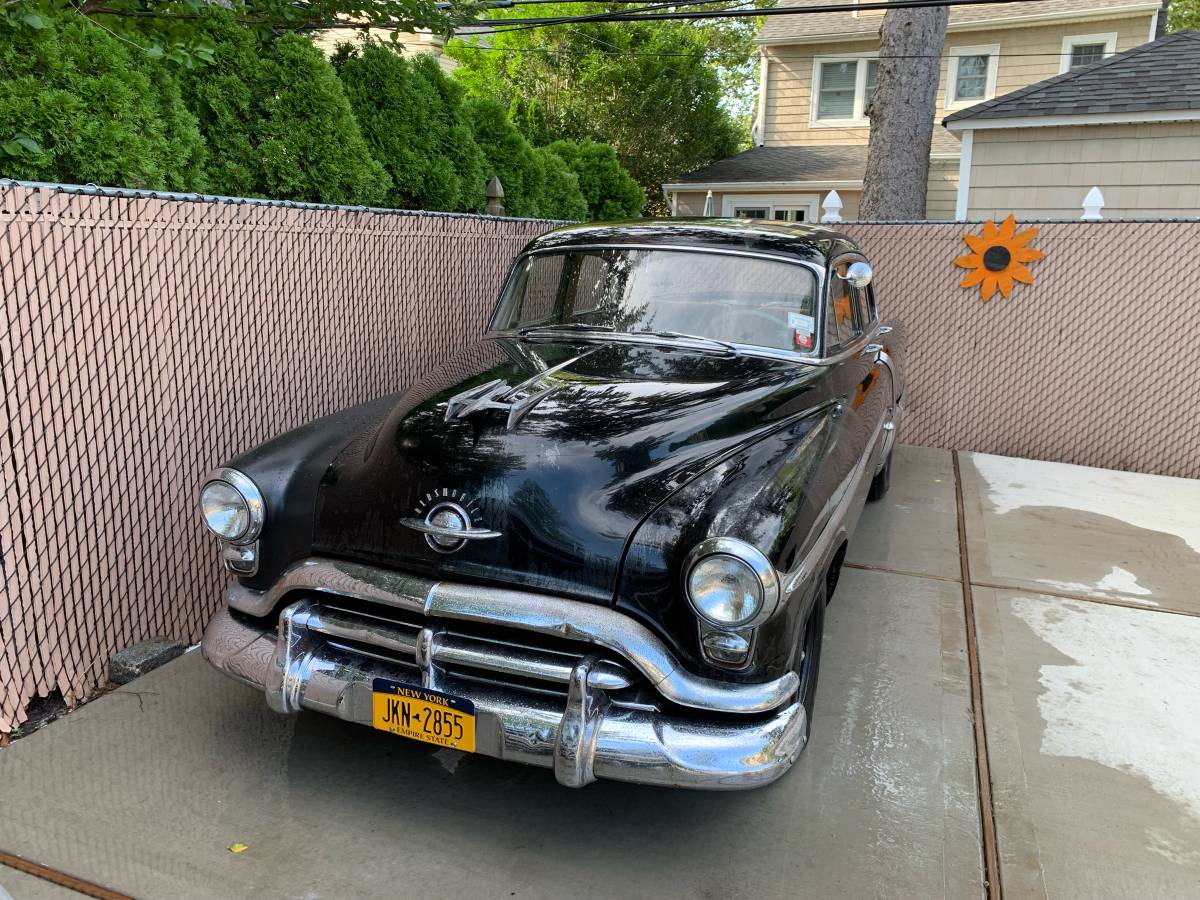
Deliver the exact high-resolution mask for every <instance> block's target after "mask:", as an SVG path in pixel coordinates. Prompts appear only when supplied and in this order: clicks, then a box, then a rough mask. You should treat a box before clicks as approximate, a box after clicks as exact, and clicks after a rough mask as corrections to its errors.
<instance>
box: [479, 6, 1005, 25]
mask: <svg viewBox="0 0 1200 900" xmlns="http://www.w3.org/2000/svg"><path fill="white" fill-rule="evenodd" d="M511 2H512V4H513V5H518V4H519V3H521V2H522V0H511ZM1012 2H1013V0H871V2H865V3H852V4H845V3H825V4H819V5H809V6H783V7H774V8H771V9H758V8H753V7H751V8H745V7H736V8H725V9H713V10H703V11H684V12H657V11H655V10H657V9H661V8H663V7H680V6H692V5H702V3H703V0H682V2H675V3H658V4H653V5H650V6H644V7H640V8H636V9H632V10H623V11H621V10H617V11H611V10H610V11H608V12H603V13H592V14H590V15H582V16H543V17H532V18H524V19H515V18H513V19H509V18H503V19H479V20H477V21H475V22H472V23H469V24H470V25H471V27H477V26H481V25H483V26H486V25H491V26H494V27H493V30H494V31H496V32H500V31H509V30H524V29H525V28H541V27H546V26H549V25H564V24H569V23H575V22H641V21H647V22H648V21H668V20H689V19H720V18H756V17H758V16H764V17H772V16H799V15H817V14H819V13H844V12H855V11H875V10H883V11H885V12H886V11H887V10H891V9H929V8H937V7H943V6H947V7H949V6H987V5H992V4H1000V3H1012ZM503 26H511V27H508V28H506V27H503ZM480 33H482V32H480Z"/></svg>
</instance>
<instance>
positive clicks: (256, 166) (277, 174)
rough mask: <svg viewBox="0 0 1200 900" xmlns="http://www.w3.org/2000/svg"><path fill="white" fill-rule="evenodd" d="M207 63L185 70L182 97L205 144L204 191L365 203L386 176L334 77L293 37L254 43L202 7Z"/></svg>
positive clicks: (378, 193)
mask: <svg viewBox="0 0 1200 900" xmlns="http://www.w3.org/2000/svg"><path fill="white" fill-rule="evenodd" d="M203 15H204V21H203V24H202V26H201V28H202V30H203V31H204V32H206V33H207V35H208V37H209V38H210V39H211V40H212V42H213V43H214V44H215V45H216V48H217V49H216V53H215V57H214V61H213V63H212V64H211V65H209V66H206V67H204V68H201V69H196V70H193V71H191V72H189V73H188V74H187V75H186V76H185V78H184V88H185V96H186V98H187V100H188V103H189V105H190V106H191V107H192V110H193V111H194V112H195V114H196V116H197V117H198V118H199V120H200V128H201V131H202V133H203V134H204V137H205V139H206V141H207V142H208V146H209V153H210V161H209V168H208V175H209V181H210V182H211V186H212V190H214V191H216V192H217V193H222V194H232V195H235V196H243V197H272V198H278V199H286V200H300V201H308V202H314V203H348V204H364V205H368V206H372V205H381V204H382V203H384V201H385V199H386V197H387V193H388V190H389V188H390V187H391V179H390V178H389V177H388V175H387V172H386V171H385V170H384V168H383V166H382V165H381V164H380V163H379V162H378V161H377V160H375V159H374V158H373V157H372V156H371V152H370V150H369V149H368V147H367V143H366V141H365V140H364V139H363V136H362V132H361V131H360V130H359V126H358V122H357V121H356V120H355V118H354V113H353V111H352V110H351V107H350V101H349V100H348V99H347V97H346V92H345V90H344V89H343V87H342V82H341V81H340V80H339V79H338V77H337V73H336V72H335V71H334V70H333V67H332V66H331V65H330V64H329V61H328V60H327V59H326V58H325V56H324V54H322V53H321V51H320V50H318V49H317V48H316V47H314V46H313V45H312V42H311V41H309V40H308V39H306V38H303V37H300V36H299V35H296V34H285V35H283V36H282V37H280V38H279V39H277V40H275V41H273V42H271V43H268V44H259V43H258V41H257V40H256V39H255V37H254V35H253V34H251V33H250V32H249V31H247V30H246V29H244V28H241V27H239V26H238V25H237V23H236V22H235V21H234V20H233V15H232V13H230V12H228V11H225V10H221V9H209V10H207V11H206V12H205V13H204V14H203Z"/></svg>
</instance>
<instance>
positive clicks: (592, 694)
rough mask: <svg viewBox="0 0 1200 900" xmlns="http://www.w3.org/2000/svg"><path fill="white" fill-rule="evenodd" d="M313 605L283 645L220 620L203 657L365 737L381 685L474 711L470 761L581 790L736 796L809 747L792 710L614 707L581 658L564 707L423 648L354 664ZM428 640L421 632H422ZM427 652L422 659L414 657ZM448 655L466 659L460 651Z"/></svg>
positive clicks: (594, 668) (280, 702) (601, 668)
mask: <svg viewBox="0 0 1200 900" xmlns="http://www.w3.org/2000/svg"><path fill="white" fill-rule="evenodd" d="M312 616H313V612H312V605H311V604H310V603H308V602H306V601H303V600H302V601H299V602H297V603H294V604H292V605H290V606H289V607H287V609H285V610H284V613H283V616H282V617H281V621H280V627H279V630H278V633H277V632H276V631H275V630H274V629H267V628H263V627H261V626H258V625H255V624H252V623H249V622H247V621H245V620H242V619H238V618H235V617H234V616H233V615H232V614H231V613H230V612H229V610H227V609H222V610H221V611H220V612H218V613H217V614H216V615H215V616H214V617H213V619H212V621H211V622H210V623H209V625H208V628H207V629H206V631H205V633H204V639H203V641H202V644H201V649H202V652H203V654H204V657H205V658H206V659H207V660H208V661H209V662H210V663H212V664H213V665H214V666H216V667H217V668H218V669H220V670H221V671H222V672H224V673H226V674H227V675H230V676H231V677H233V678H235V679H237V680H239V681H241V682H243V683H245V684H248V685H251V686H252V687H256V688H258V689H260V690H263V691H264V692H265V694H266V697H267V703H268V705H269V706H270V707H271V708H272V709H275V710H276V711H278V712H296V711H299V710H301V709H308V710H313V711H316V712H322V713H326V714H327V715H332V716H335V717H337V718H340V719H343V720H345V721H349V722H357V723H359V724H362V725H370V724H371V719H372V684H373V681H374V679H375V678H388V679H392V680H394V681H399V682H403V683H407V684H411V685H413V686H414V687H420V686H424V687H426V688H432V689H435V690H441V691H444V692H447V693H451V694H454V695H456V696H461V697H464V698H466V699H468V700H471V701H472V702H473V703H474V705H475V711H476V752H477V753H481V754H483V755H486V756H492V757H495V758H497V759H505V760H511V761H514V762H521V763H526V764H529V765H537V766H542V767H545V768H552V769H553V770H554V774H555V777H556V778H557V780H558V781H559V782H560V783H562V784H564V785H567V786H569V787H582V786H583V785H586V784H589V783H590V782H592V781H594V780H596V779H601V778H603V779H613V780H618V781H630V782H638V783H642V784H657V785H664V786H672V787H689V788H704V789H716V790H722V789H723V790H737V789H745V788H752V787H758V786H761V785H764V784H768V783H770V782H772V781H774V780H775V779H777V778H778V777H780V776H781V775H782V774H783V773H784V772H786V771H787V770H788V768H790V767H791V765H792V763H793V762H794V761H795V759H796V757H797V756H798V755H799V753H800V751H801V750H802V749H803V748H804V743H805V740H806V732H807V727H806V720H805V711H804V707H803V705H801V704H800V703H799V702H797V701H795V700H794V699H793V700H792V702H790V703H788V704H787V705H785V706H782V707H780V708H778V709H776V710H775V712H774V713H772V714H770V715H768V716H756V717H754V718H753V719H751V720H748V721H745V720H744V721H738V718H739V717H721V718H718V717H715V716H714V717H709V718H705V717H703V716H697V717H691V716H688V717H683V716H672V715H666V714H664V713H662V712H659V711H656V710H653V709H646V708H637V707H636V706H624V705H619V704H616V703H610V702H609V697H608V694H607V693H606V687H607V685H609V684H612V683H613V679H614V677H615V676H614V672H613V671H612V670H611V669H610V668H607V667H606V665H605V663H604V661H603V660H598V659H596V658H595V657H594V656H585V657H583V658H581V659H580V660H579V662H577V663H576V664H575V665H574V666H573V667H572V668H571V670H570V672H569V675H568V681H567V694H566V698H565V701H564V700H563V698H561V697H559V696H554V695H551V694H539V693H529V692H525V691H515V690H512V689H510V688H507V687H504V686H502V685H492V684H487V683H485V682H482V681H479V680H469V681H467V680H457V679H455V678H454V677H453V676H449V675H447V674H445V672H443V671H441V669H440V667H439V666H437V665H435V664H433V658H434V656H435V655H436V653H437V651H436V648H435V647H434V646H433V643H434V642H432V641H429V640H428V638H424V637H423V638H422V639H419V641H418V647H417V660H418V664H419V665H418V668H415V669H414V668H413V667H410V666H405V665H400V664H397V663H396V662H394V661H389V660H387V659H385V658H381V657H372V656H368V655H363V654H361V653H356V652H350V651H347V650H346V649H345V648H343V647H340V646H339V645H337V644H336V643H330V642H328V641H325V640H322V639H320V638H321V636H322V632H319V631H315V630H313V629H314V627H324V626H321V625H320V623H314V622H313V621H311V620H312ZM425 631H428V629H425ZM422 644H423V645H424V646H423V647H422V646H421V645H422ZM451 648H452V651H453V652H458V653H461V650H454V649H453V645H451Z"/></svg>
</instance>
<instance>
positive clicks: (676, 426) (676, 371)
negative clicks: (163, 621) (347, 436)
mask: <svg viewBox="0 0 1200 900" xmlns="http://www.w3.org/2000/svg"><path fill="white" fill-rule="evenodd" d="M811 371H812V370H810V369H807V368H805V367H802V366H797V365H795V364H794V363H790V362H787V361H782V360H773V359H763V358H758V357H750V356H734V355H727V354H722V353H712V352H701V351H697V350H694V349H684V348H681V347H672V346H669V345H662V346H660V345H645V344H629V343H610V342H603V341H601V342H595V341H591V342H589V341H585V340H579V339H577V338H573V337H571V336H569V335H568V336H564V337H563V338H562V339H561V340H554V341H550V342H544V341H536V342H525V341H520V340H517V339H510V338H499V339H490V340H482V341H480V342H479V343H477V344H474V345H471V346H469V347H467V348H466V349H464V350H463V351H462V352H460V353H458V354H457V355H455V356H453V357H451V358H450V359H449V360H448V361H447V362H445V363H444V364H443V365H442V366H441V367H440V368H439V369H438V370H436V371H435V372H434V373H432V374H431V375H430V376H428V377H426V378H425V379H423V380H422V381H421V382H419V383H417V384H416V385H414V386H413V387H412V388H411V389H410V390H409V391H408V392H407V393H406V394H405V395H404V396H403V397H402V398H401V399H400V401H399V402H398V403H397V405H396V406H395V408H394V409H393V410H392V412H391V414H390V415H389V416H388V417H387V419H386V420H385V421H384V422H383V424H382V425H381V426H380V428H379V429H378V430H377V431H376V432H375V433H373V434H370V435H367V436H364V438H363V439H361V440H360V441H357V442H355V443H354V444H351V445H350V446H349V447H347V448H346V449H345V450H344V451H343V452H342V453H341V454H340V455H339V456H338V458H337V459H336V460H335V461H334V463H333V464H332V465H331V466H330V469H329V471H328V472H327V474H326V477H325V480H324V482H323V484H322V487H321V492H320V496H319V499H318V504H317V522H316V543H317V548H318V550H319V551H321V552H324V553H329V554H333V555H338V556H346V557H353V558H362V559H367V560H371V561H374V562H382V563H384V564H388V565H393V566H396V567H398V568H404V569H410V570H414V571H422V572H426V573H431V574H435V575H439V576H444V577H454V578H460V579H470V580H482V581H487V582H491V583H499V584H511V585H514V586H517V585H519V586H521V587H524V588H529V589H534V590H543V591H547V592H553V593H558V594H563V595H568V596H575V597H578V598H581V599H588V600H593V601H596V602H609V601H610V600H611V598H612V595H613V592H614V590H615V582H616V576H617V573H618V569H619V566H620V563H621V557H622V553H623V551H624V547H625V544H626V541H627V539H628V538H629V535H630V534H631V533H632V531H633V529H634V528H635V527H636V526H637V524H638V523H639V522H640V521H641V520H642V519H643V518H644V517H645V516H646V514H647V513H649V512H650V511H651V510H652V509H653V508H654V507H655V506H657V505H658V504H659V503H660V502H662V500H664V499H665V498H666V497H667V496H669V495H670V494H671V493H672V492H673V491H675V490H677V489H678V488H679V487H681V486H682V485H683V484H685V483H687V482H688V481H689V480H691V479H692V478H694V477H695V476H696V475H698V474H699V473H700V472H702V471H703V470H704V469H706V468H708V467H709V466H710V465H712V464H713V463H714V462H715V461H716V460H717V459H720V458H721V457H723V456H725V455H727V454H728V453H729V452H731V451H732V450H734V449H736V448H737V447H739V446H742V445H744V444H745V443H747V442H750V441H753V440H754V439H755V438H756V437H758V436H760V435H762V434H764V433H766V432H767V431H770V430H773V428H775V427H776V426H777V425H778V424H780V423H781V421H782V420H785V419H790V418H792V417H793V416H795V415H799V414H801V413H803V412H804V410H805V407H806V406H808V405H809V404H810V403H811V398H810V397H809V396H807V395H806V388H807V387H808V386H809V384H810V379H809V378H808V377H807V376H808V375H809V373H811ZM445 501H453V502H455V503H457V504H458V505H459V506H460V507H462V508H463V509H465V510H466V511H467V512H468V514H469V516H470V518H471V525H472V526H473V527H475V528H479V529H487V530H490V531H495V532H499V533H500V536H499V537H492V538H488V539H484V540H472V541H468V542H466V543H465V544H463V545H462V546H461V547H460V548H458V549H456V550H454V551H453V552H449V553H447V552H439V551H438V550H436V549H435V548H434V547H432V546H431V545H430V543H429V542H428V541H427V540H426V537H425V535H424V534H423V533H421V532H419V531H417V530H414V529H413V528H412V527H411V520H414V519H415V520H417V521H421V520H422V519H423V518H424V516H425V515H426V514H427V513H428V511H429V510H430V509H431V508H432V507H434V506H436V505H437V504H438V503H439V502H445ZM406 519H408V520H410V522H409V524H405V522H404V520H406Z"/></svg>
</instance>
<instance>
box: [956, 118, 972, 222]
mask: <svg viewBox="0 0 1200 900" xmlns="http://www.w3.org/2000/svg"><path fill="white" fill-rule="evenodd" d="M974 148H975V132H973V131H964V132H963V136H962V156H960V157H959V158H958V191H957V193H956V194H955V196H954V218H955V219H956V220H957V221H959V222H965V221H966V220H967V200H968V197H969V195H970V193H971V152H972V150H974Z"/></svg>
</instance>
